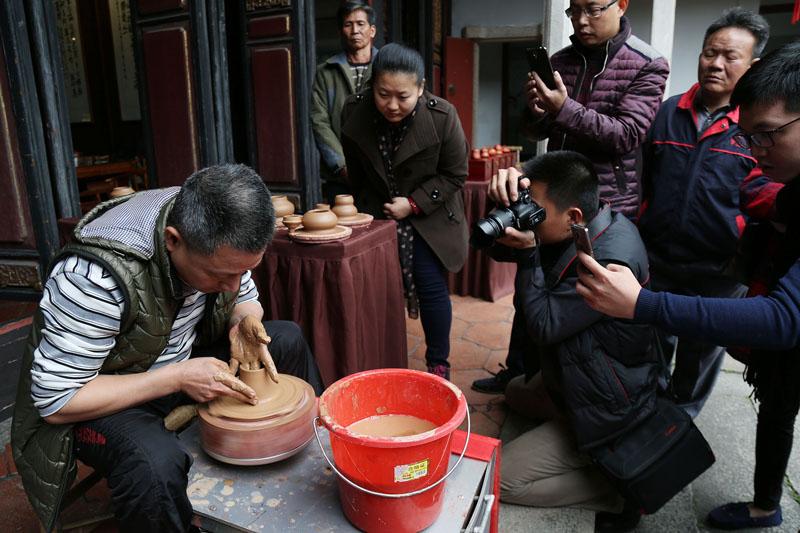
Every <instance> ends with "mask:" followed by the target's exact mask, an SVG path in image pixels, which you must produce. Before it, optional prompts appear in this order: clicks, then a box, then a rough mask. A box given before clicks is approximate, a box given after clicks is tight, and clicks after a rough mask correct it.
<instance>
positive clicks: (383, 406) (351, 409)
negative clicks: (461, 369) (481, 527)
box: [315, 369, 469, 532]
mask: <svg viewBox="0 0 800 533" xmlns="http://www.w3.org/2000/svg"><path fill="white" fill-rule="evenodd" d="M319 413H320V416H319V420H320V421H321V422H322V424H323V425H324V426H325V427H326V428H327V429H328V431H329V432H330V439H331V449H332V450H333V462H332V463H331V466H332V467H333V468H334V470H335V471H336V472H337V474H339V499H340V501H341V504H342V510H343V511H344V514H345V516H346V517H347V519H348V520H350V522H351V523H352V524H353V525H354V526H356V527H357V528H359V529H361V530H363V531H367V532H372V531H392V532H406V531H409V532H411V531H420V530H422V529H425V528H426V527H428V526H429V525H431V524H432V523H433V522H434V521H435V520H436V518H437V517H438V516H439V513H440V512H441V510H442V503H443V493H444V480H445V479H446V476H448V475H449V474H450V472H452V471H453V470H454V469H455V467H456V466H458V463H456V464H455V465H454V466H453V468H451V469H450V471H448V468H447V467H448V465H449V461H450V454H451V449H450V445H451V439H452V435H453V431H455V430H456V428H458V426H459V424H461V421H462V420H464V416H465V415H467V401H466V399H465V398H464V395H463V393H462V392H461V391H460V390H459V389H458V387H456V386H455V385H453V384H452V383H450V382H449V381H446V380H444V379H442V378H440V377H437V376H434V375H433V374H427V373H425V372H419V371H416V370H405V369H380V370H368V371H366V372H360V373H358V374H353V375H351V376H347V377H345V378H342V379H340V380H339V381H337V382H336V383H334V384H333V385H331V386H330V387H329V388H328V389H327V390H326V391H325V392H324V393H323V394H322V396H321V397H320V401H319ZM389 414H398V415H413V416H416V417H419V418H423V419H425V420H428V421H430V422H433V423H434V424H436V426H437V427H436V428H435V429H432V430H430V431H427V432H425V433H420V434H418V435H411V436H407V437H367V436H363V435H357V434H354V433H351V432H350V431H348V430H347V429H346V428H347V426H349V425H350V424H352V423H353V422H357V421H359V420H363V419H364V418H368V417H371V416H375V415H389ZM315 429H316V426H315ZM468 438H469V437H468ZM317 440H318V441H319V435H317ZM320 448H321V449H322V447H321V443H320ZM464 450H466V444H465V446H464ZM464 450H462V453H461V457H463V451H464ZM322 451H323V453H325V450H324V449H322ZM461 457H459V462H460V460H461ZM326 459H327V456H326ZM329 462H330V460H329Z"/></svg>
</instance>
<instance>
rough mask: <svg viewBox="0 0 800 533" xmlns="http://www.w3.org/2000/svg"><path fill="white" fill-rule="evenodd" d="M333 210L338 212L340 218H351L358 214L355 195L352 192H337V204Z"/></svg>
mask: <svg viewBox="0 0 800 533" xmlns="http://www.w3.org/2000/svg"><path fill="white" fill-rule="evenodd" d="M332 211H333V212H334V213H336V216H337V217H339V218H350V217H354V216H356V215H357V214H358V209H357V208H356V206H355V203H354V200H353V195H351V194H337V195H336V205H334V206H333V209H332Z"/></svg>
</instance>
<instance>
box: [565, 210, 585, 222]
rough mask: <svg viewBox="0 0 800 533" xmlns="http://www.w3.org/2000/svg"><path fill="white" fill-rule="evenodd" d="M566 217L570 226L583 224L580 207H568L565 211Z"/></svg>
mask: <svg viewBox="0 0 800 533" xmlns="http://www.w3.org/2000/svg"><path fill="white" fill-rule="evenodd" d="M567 216H568V217H569V223H570V224H583V222H584V220H583V211H581V208H580V207H570V208H569V209H567Z"/></svg>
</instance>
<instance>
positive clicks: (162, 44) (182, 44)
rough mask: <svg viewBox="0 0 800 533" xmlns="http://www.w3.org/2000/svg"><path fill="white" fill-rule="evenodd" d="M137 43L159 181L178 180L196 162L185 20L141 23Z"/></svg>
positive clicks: (170, 182) (193, 168)
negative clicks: (147, 26)
mask: <svg viewBox="0 0 800 533" xmlns="http://www.w3.org/2000/svg"><path fill="white" fill-rule="evenodd" d="M142 47H143V62H144V68H145V70H146V76H147V96H148V98H147V99H148V104H149V116H150V125H151V131H152V135H153V152H154V158H155V161H156V175H157V176H158V184H159V186H161V187H167V186H170V185H181V184H182V183H183V182H184V181H185V180H186V178H187V177H189V175H190V174H192V173H193V172H194V171H196V170H197V169H198V168H199V164H200V163H199V161H200V154H199V145H198V139H197V127H196V124H195V98H196V97H195V90H194V84H193V79H192V67H191V52H190V48H189V36H188V31H187V28H186V27H185V23H182V24H180V25H177V26H172V27H159V28H153V29H144V30H143V31H142Z"/></svg>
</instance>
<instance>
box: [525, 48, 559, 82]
mask: <svg viewBox="0 0 800 533" xmlns="http://www.w3.org/2000/svg"><path fill="white" fill-rule="evenodd" d="M525 52H526V53H527V54H528V66H530V68H531V71H532V72H535V73H536V74H538V75H539V77H540V78H541V79H542V81H543V82H544V84H545V85H547V88H548V89H550V90H553V89H555V88H556V79H555V77H554V76H553V65H551V64H550V56H549V55H547V48H545V47H544V46H537V47H535V48H527V49H526V50H525Z"/></svg>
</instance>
